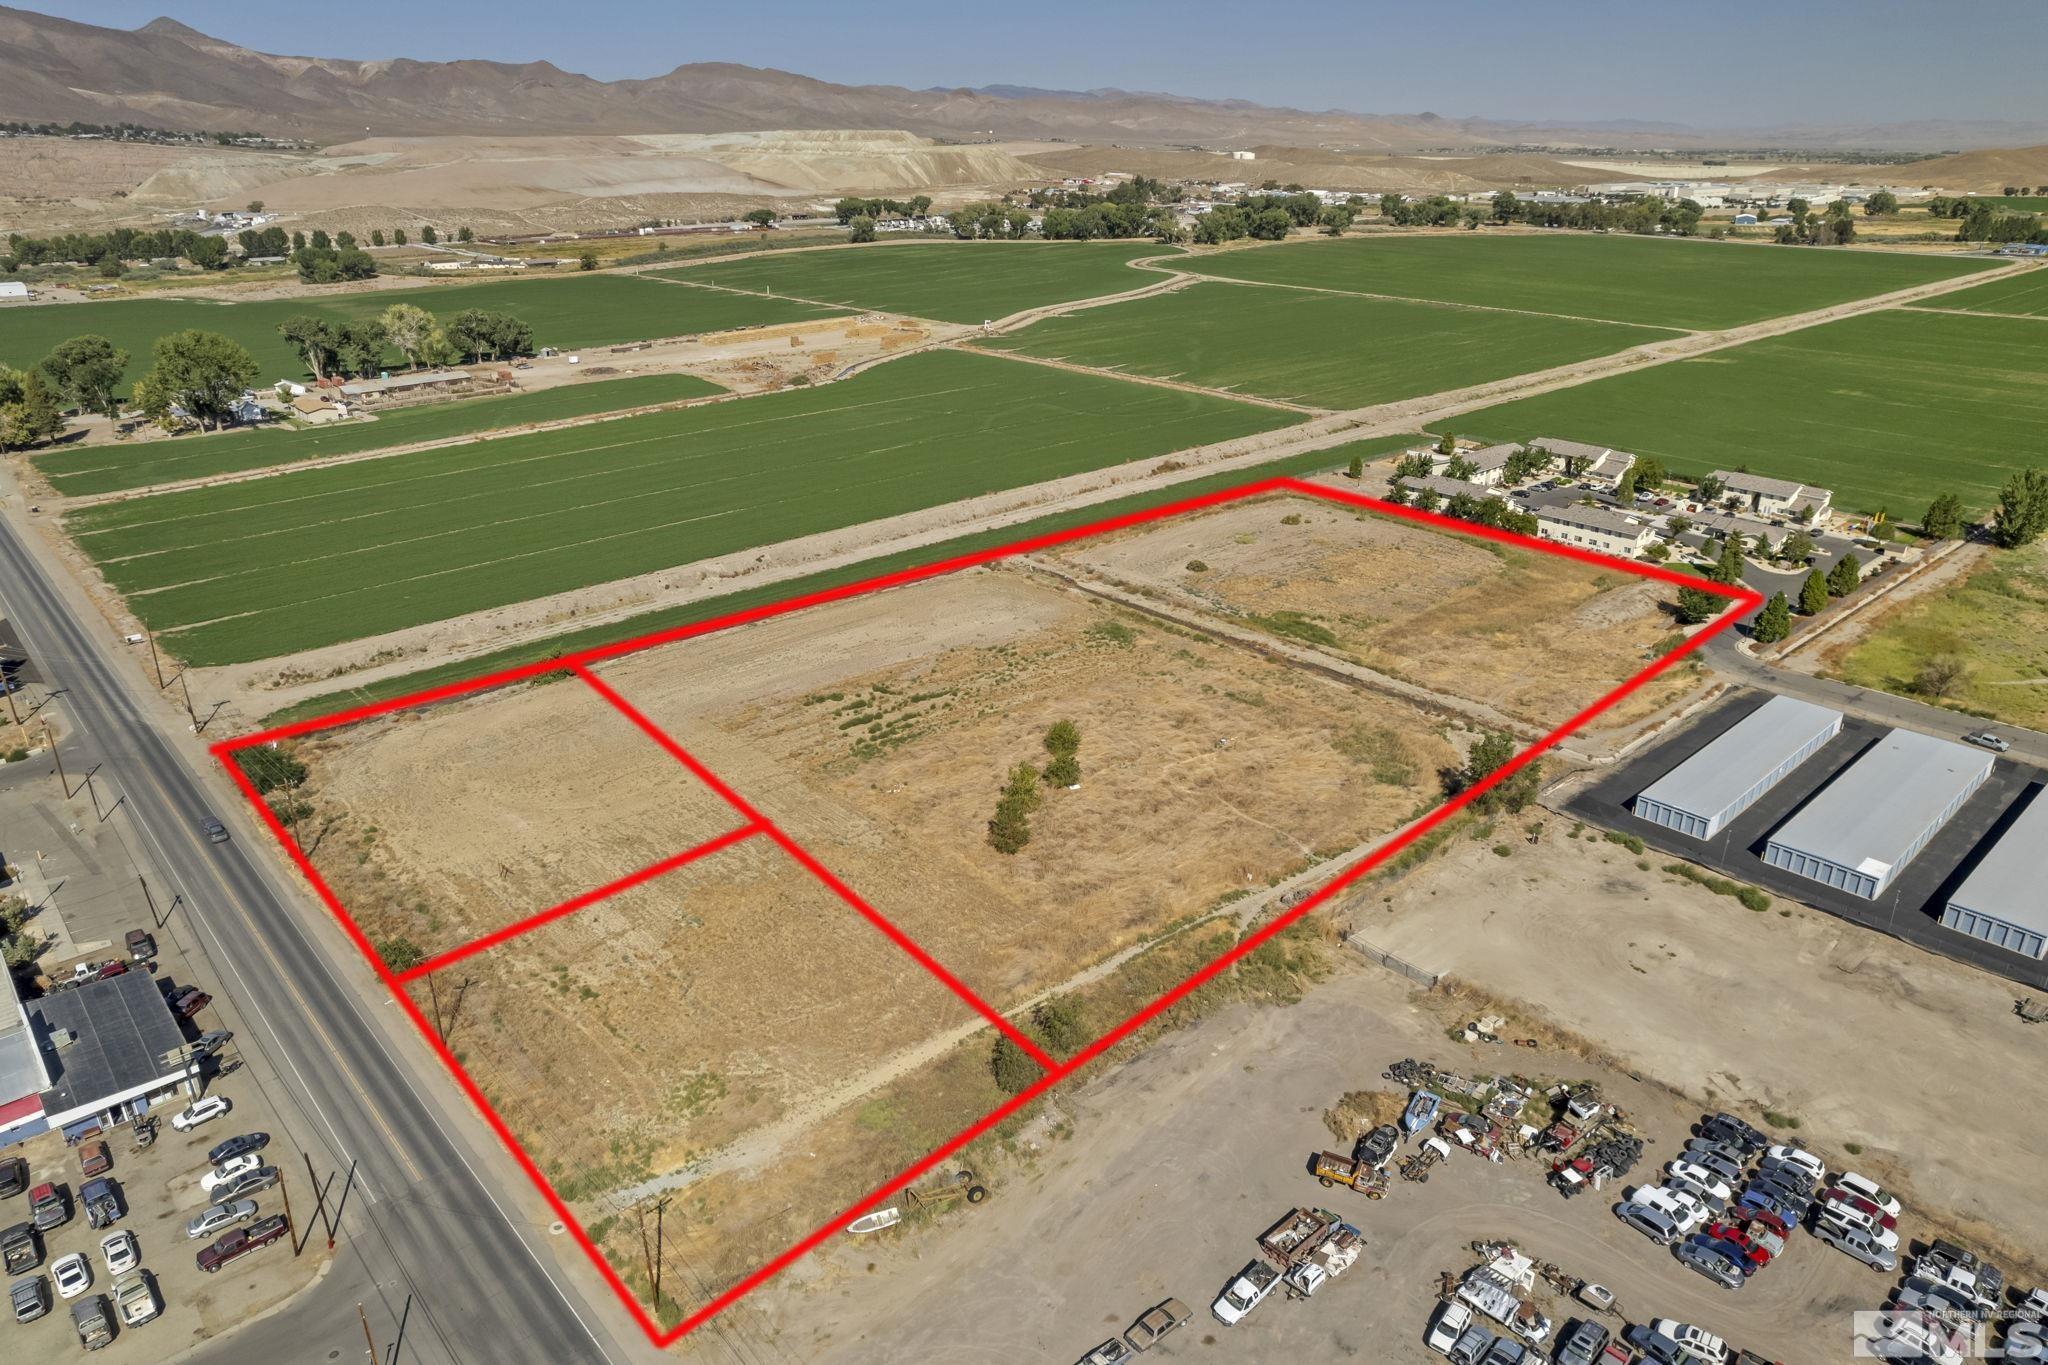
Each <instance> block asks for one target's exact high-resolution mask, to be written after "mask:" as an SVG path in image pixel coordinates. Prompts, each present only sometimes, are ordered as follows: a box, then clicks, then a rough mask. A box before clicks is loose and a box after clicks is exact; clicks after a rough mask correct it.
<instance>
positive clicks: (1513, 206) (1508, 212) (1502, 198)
mask: <svg viewBox="0 0 2048 1365" xmlns="http://www.w3.org/2000/svg"><path fill="white" fill-rule="evenodd" d="M1493 216H1494V217H1495V218H1497V219H1499V220H1500V221H1501V222H1503V223H1512V222H1513V221H1514V220H1515V219H1517V218H1519V217H1521V216H1522V201H1521V199H1520V197H1519V196H1517V195H1516V194H1515V192H1514V191H1513V190H1501V191H1499V192H1498V193H1496V194H1495V195H1494V196H1493Z"/></svg>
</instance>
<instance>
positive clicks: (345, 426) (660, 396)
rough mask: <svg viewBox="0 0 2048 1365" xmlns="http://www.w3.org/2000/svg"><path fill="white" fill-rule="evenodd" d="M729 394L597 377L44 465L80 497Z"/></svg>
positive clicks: (56, 453)
mask: <svg viewBox="0 0 2048 1365" xmlns="http://www.w3.org/2000/svg"><path fill="white" fill-rule="evenodd" d="M723 392H724V390H723V389H721V388H720V387H719V386H718V385H716V384H714V383H712V382H711V381H710V380H708V379H699V378H697V377H696V376H695V375H688V374H649V375H633V376H630V377H628V378H625V379H597V380H589V381H586V382H584V383H580V384H573V385H565V386H563V387H560V388H553V389H541V390H539V391H537V392H534V393H517V394H509V395H506V396H503V397H492V398H462V399H456V400H454V401H452V402H445V403H430V404H427V405H425V406H422V407H417V408H405V409H400V410H398V411H395V412H390V413H387V414H385V415H383V416H381V417H378V418H377V419H375V420H374V421H352V422H344V423H342V424H340V425H330V426H309V427H299V428H295V429H292V430H263V429H259V430H255V431H227V432H220V433H217V434H212V435H202V436H185V437H181V438H178V439H175V440H170V441H157V442H152V443H150V444H147V445H141V446H106V445H97V446H85V447H82V448H80V449H76V450H69V449H65V450H51V451H47V452H44V453H42V454H39V455H37V456H36V457H35V466H36V468H37V470H39V471H40V472H41V473H42V475H43V476H44V477H45V478H47V479H48V480H49V481H50V484H51V486H52V487H54V488H55V489H56V490H57V491H58V492H59V493H62V494H64V495H66V496H67V497H80V496H84V495H88V494H94V493H116V492H121V491H123V490H126V489H131V488H146V487H149V486H150V485H153V484H164V483H174V482H180V481H183V480H186V479H203V478H210V477H213V476H215V475H219V474H238V473H244V472H246V471H249V470H255V469H273V468H277V467H280V466H284V465H292V464H299V463H302V462H304V461H307V460H320V459H328V458H331V457H333V456H337V455H356V454H361V453H363V452H366V451H372V450H384V449H387V448H389V447H392V446H402V445H410V444H412V443H414V442H418V441H440V440H447V439H449V438H452V437H458V436H470V435H476V434H480V433H483V432H487V431H494V430H501V429H503V428H507V427H515V426H524V425H526V424H528V423H533V422H554V421H560V420H562V419H564V418H569V417H588V416H592V415H594V414H597V413H601V412H616V411H619V410H621V409H624V408H635V407H643V406H647V405H651V404H655V403H673V402H677V401H679V400H681V399H686V398H706V397H709V396H711V395H712V394H716V393H723Z"/></svg>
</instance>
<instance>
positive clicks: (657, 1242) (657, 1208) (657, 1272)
mask: <svg viewBox="0 0 2048 1365" xmlns="http://www.w3.org/2000/svg"><path fill="white" fill-rule="evenodd" d="M674 1198H675V1196H674V1195H672V1194H671V1195H665V1196H664V1197H662V1198H661V1199H660V1200H658V1201H657V1202H656V1203H655V1205H654V1275H653V1279H654V1311H655V1314H656V1315H657V1316H659V1315H660V1313H661V1249H662V1248H661V1215H662V1211H663V1210H665V1209H666V1208H668V1205H669V1200H671V1199H674Z"/></svg>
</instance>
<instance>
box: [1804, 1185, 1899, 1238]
mask: <svg viewBox="0 0 2048 1365" xmlns="http://www.w3.org/2000/svg"><path fill="white" fill-rule="evenodd" d="M1821 1203H1822V1205H1823V1206H1824V1207H1833V1208H1843V1209H1853V1210H1855V1211H1856V1212H1857V1213H1860V1214H1862V1215H1863V1216H1864V1217H1865V1218H1868V1219H1870V1220H1871V1221H1872V1222H1873V1223H1876V1224H1877V1225H1878V1226H1879V1227H1881V1228H1885V1229H1887V1230H1889V1231H1892V1232H1896V1231H1898V1228H1899V1220H1898V1219H1896V1218H1894V1217H1892V1215H1891V1214H1889V1213H1886V1212H1885V1211H1884V1209H1883V1208H1882V1207H1880V1206H1879V1205H1877V1204H1875V1203H1873V1202H1871V1201H1870V1200H1868V1199H1865V1198H1864V1197H1863V1196H1862V1195H1860V1194H1851V1193H1849V1191H1847V1190H1845V1189H1842V1188H1840V1187H1839V1186H1837V1187H1836V1188H1834V1189H1831V1190H1829V1191H1828V1192H1827V1194H1826V1195H1824V1196H1823V1197H1822V1199H1821Z"/></svg>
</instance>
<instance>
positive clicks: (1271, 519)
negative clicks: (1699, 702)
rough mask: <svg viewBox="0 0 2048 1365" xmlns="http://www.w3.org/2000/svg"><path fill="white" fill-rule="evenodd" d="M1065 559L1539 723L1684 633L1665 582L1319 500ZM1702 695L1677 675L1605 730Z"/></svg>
mask: <svg viewBox="0 0 2048 1365" xmlns="http://www.w3.org/2000/svg"><path fill="white" fill-rule="evenodd" d="M1290 521H1291V524H1290ZM1058 557H1059V558H1061V559H1062V560H1065V561H1067V562H1071V563H1073V564H1076V565H1079V566H1082V567H1084V568H1087V569H1090V570H1093V571H1095V572H1097V573H1099V574H1102V575H1104V576H1105V577H1107V578H1109V579H1110V580H1112V581H1116V582H1121V583H1124V584H1128V585H1131V586H1134V587H1137V588H1139V589H1140V590H1143V591H1145V592H1147V593H1150V594H1156V595H1158V596H1160V597H1161V598H1162V599H1163V600H1165V601H1169V602H1178V603H1182V604H1187V605H1192V606H1196V607H1199V608H1200V609H1202V610H1204V611H1208V612H1214V613H1217V614H1219V615H1223V616H1227V617H1234V618H1239V619H1245V620H1249V621H1251V622H1252V623H1254V624H1256V625H1260V626H1262V627H1263V628H1265V629H1266V630H1268V631H1270V632H1272V633H1274V634H1279V635H1283V636H1286V637H1287V638H1289V639H1291V640H1293V641H1294V642H1296V643H1299V644H1308V645H1311V646H1314V647H1316V648H1319V649H1322V650H1324V651H1326V652H1329V653H1331V654H1335V655H1337V656H1339V657H1342V658H1346V659H1349V660H1351V661H1352V662H1354V663H1358V664H1362V665H1364V666H1365V667H1367V668H1371V669H1374V670H1376V671H1377V672H1380V673H1384V674H1388V675H1390V676H1392V677H1395V678H1399V679H1402V680H1404V681H1408V682H1413V683H1416V684H1419V685H1421V686H1423V687H1426V688H1429V689H1431V690H1433V691H1438V692H1442V693H1446V694H1449V695H1452V696H1457V697H1461V698H1464V699H1466V700H1470V701H1476V702H1481V703H1484V704H1486V705H1488V706H1491V707H1493V708H1494V709H1495V710H1497V711H1499V712H1501V713H1503V714H1505V715H1509V716H1512V717H1515V718H1516V719H1519V720H1522V721H1524V722H1526V723H1528V724H1531V725H1536V726H1540V727H1543V728H1548V727H1549V726H1552V725H1555V724H1556V723H1557V722H1558V721H1561V720H1563V719H1564V718H1565V717H1567V716H1569V715H1571V714H1573V713H1574V712H1575V711H1577V710H1579V709H1580V708H1581V707H1583V706H1585V705H1586V704H1587V703H1589V702H1591V701H1593V700H1594V699H1595V698H1596V697H1598V696H1599V695H1600V694H1601V693H1603V692H1605V691H1606V690H1607V689H1608V688H1610V687H1612V686H1613V685H1614V684H1615V683H1617V682H1619V681H1621V679H1622V678H1623V677H1625V676H1627V674H1628V673H1630V672H1632V671H1634V669H1636V668H1639V667H1641V665H1642V664H1643V663H1644V662H1647V661H1648V658H1649V657H1650V655H1651V654H1652V653H1654V652H1655V651H1656V649H1657V648H1658V646H1659V642H1660V641H1663V640H1665V639H1666V638H1667V637H1669V636H1670V635H1671V633H1672V630H1673V626H1672V624H1671V618H1670V616H1669V615H1667V614H1666V613H1665V612H1664V611H1663V610H1661V608H1660V603H1661V602H1662V600H1663V599H1664V598H1666V597H1668V596H1669V591H1668V590H1667V589H1665V588H1663V587H1662V585H1660V584H1656V583H1652V582H1650V581H1648V580H1645V579H1641V578H1637V577H1635V576H1633V575H1630V574H1626V573H1621V572H1610V571H1605V570H1599V569H1593V568H1589V567H1587V566H1585V565H1582V564H1576V563H1573V562H1571V561H1569V560H1565V559H1560V558H1556V557H1553V556H1549V555H1545V554H1541V553H1539V552H1534V551H1523V550H1516V549H1511V548H1505V547H1501V546H1497V545H1492V544H1490V543H1488V542H1485V541H1481V540H1479V539H1477V538H1474V537H1469V536H1460V535H1457V534H1455V533H1448V532H1438V531H1432V530H1427V529H1424V528H1422V527H1418V526H1413V525H1409V524H1405V523H1402V522H1399V521H1396V520H1394V519H1393V518H1391V517H1387V516H1384V515H1381V514H1378V513H1373V512H1355V511H1353V510H1351V509H1349V508H1344V507H1337V506H1333V505H1331V504H1328V503H1323V502H1317V501H1314V500H1311V499H1307V498H1283V499H1276V500H1272V501H1267V502H1258V503H1248V504H1246V503H1240V504H1233V505H1231V506H1228V507H1224V508H1221V509H1218V510H1216V511H1213V512H1208V513H1205V514H1202V515H1200V516H1192V517H1177V518H1175V519H1173V520H1171V521H1166V522H1161V523H1157V524H1155V525H1152V526H1149V527H1145V528H1141V529H1139V530H1136V531H1131V532H1127V533H1125V534H1123V535H1120V536H1114V537H1109V538H1105V539H1101V540H1089V541H1083V542H1081V543H1079V544H1078V545H1074V546H1070V547H1068V548H1066V549H1064V550H1063V551H1061V552H1060V554H1059V556H1058ZM1690 686H1691V683H1690V681H1689V680H1688V679H1687V677H1686V676H1685V675H1684V674H1682V673H1680V674H1677V675H1675V676H1674V675H1666V676H1665V678H1663V679H1660V681H1659V682H1658V683H1656V684H1654V685H1653V686H1651V687H1649V688H1646V689H1644V690H1643V692H1641V693H1638V694H1637V695H1636V696H1635V697H1633V698H1631V699H1630V700H1629V701H1628V702H1627V703H1626V704H1625V705H1624V706H1623V707H1621V708H1618V709H1617V710H1616V711H1615V712H1613V713H1610V715H1609V716H1607V717H1603V719H1602V724H1601V728H1602V729H1612V728H1615V727H1617V726H1620V725H1623V724H1626V723H1627V722H1629V721H1632V720H1637V719H1640V718H1641V717H1643V716H1645V715H1648V714H1650V713H1651V712H1653V711H1655V710H1657V709H1659V708H1660V707H1662V706H1665V705H1667V704H1669V703H1670V702H1671V701H1672V700H1673V699H1674V698H1675V697H1676V696H1677V695H1679V694H1680V693H1681V692H1683V691H1685V690H1687V689H1688V688H1689V687H1690Z"/></svg>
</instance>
